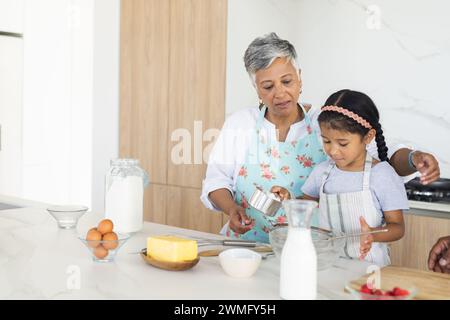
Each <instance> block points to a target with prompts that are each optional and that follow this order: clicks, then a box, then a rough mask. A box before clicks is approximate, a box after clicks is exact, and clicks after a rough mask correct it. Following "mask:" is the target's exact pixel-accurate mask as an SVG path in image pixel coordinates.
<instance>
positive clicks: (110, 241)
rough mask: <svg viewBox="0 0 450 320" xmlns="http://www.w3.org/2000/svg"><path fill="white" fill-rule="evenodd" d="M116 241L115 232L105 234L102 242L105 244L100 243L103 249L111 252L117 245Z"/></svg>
mask: <svg viewBox="0 0 450 320" xmlns="http://www.w3.org/2000/svg"><path fill="white" fill-rule="evenodd" d="M117 239H118V238H117V234H116V233H115V232H109V233H105V234H104V235H103V238H102V240H103V241H107V242H102V243H103V246H104V247H105V249H108V250H113V249H115V248H117V246H118V245H119V242H118V241H117Z"/></svg>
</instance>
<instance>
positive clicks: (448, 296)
mask: <svg viewBox="0 0 450 320" xmlns="http://www.w3.org/2000/svg"><path fill="white" fill-rule="evenodd" d="M369 276H370V275H369V274H368V275H366V276H363V277H361V278H359V279H357V280H354V281H351V282H350V286H351V287H352V288H353V289H355V290H358V289H360V288H361V285H363V284H365V283H366V281H367V278H368V277H369ZM411 285H413V286H415V287H416V288H417V291H418V292H417V295H416V297H415V299H418V300H442V299H444V300H450V275H449V274H443V273H436V272H430V271H423V270H418V269H409V268H401V267H396V266H388V267H384V268H382V269H381V290H391V289H392V288H394V287H400V288H403V289H408V286H409V287H410V286H411Z"/></svg>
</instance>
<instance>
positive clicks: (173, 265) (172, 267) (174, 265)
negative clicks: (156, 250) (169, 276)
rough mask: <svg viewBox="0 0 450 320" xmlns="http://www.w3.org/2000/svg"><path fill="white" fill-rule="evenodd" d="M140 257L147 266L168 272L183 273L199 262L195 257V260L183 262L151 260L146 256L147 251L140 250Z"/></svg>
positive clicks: (198, 258)
mask: <svg viewBox="0 0 450 320" xmlns="http://www.w3.org/2000/svg"><path fill="white" fill-rule="evenodd" d="M140 256H141V257H142V259H144V261H145V262H147V263H148V264H149V265H152V266H153V267H156V268H159V269H164V270H169V271H183V270H188V269H191V268H193V267H194V266H195V265H196V264H197V263H198V262H199V261H200V257H197V259H195V260H191V261H183V262H171V261H161V260H156V259H154V258H152V257H151V256H148V255H147V249H142V250H141V253H140Z"/></svg>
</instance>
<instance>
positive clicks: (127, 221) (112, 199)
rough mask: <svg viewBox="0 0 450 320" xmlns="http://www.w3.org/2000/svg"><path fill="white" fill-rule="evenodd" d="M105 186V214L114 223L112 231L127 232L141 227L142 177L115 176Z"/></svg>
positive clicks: (142, 205)
mask: <svg viewBox="0 0 450 320" xmlns="http://www.w3.org/2000/svg"><path fill="white" fill-rule="evenodd" d="M110 183H111V185H110V186H109V188H108V185H107V188H106V195H105V216H106V218H108V219H111V220H112V221H113V223H114V231H117V232H122V233H129V232H136V231H139V230H141V229H142V226H143V220H144V215H143V207H144V184H143V180H142V177H137V176H127V177H124V178H118V177H115V178H114V179H112V180H111V182H110Z"/></svg>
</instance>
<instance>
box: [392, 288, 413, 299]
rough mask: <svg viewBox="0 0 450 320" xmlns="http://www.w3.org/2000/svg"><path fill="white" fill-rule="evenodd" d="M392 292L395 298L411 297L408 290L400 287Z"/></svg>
mask: <svg viewBox="0 0 450 320" xmlns="http://www.w3.org/2000/svg"><path fill="white" fill-rule="evenodd" d="M392 291H393V293H394V296H396V297H401V296H407V295H409V291H408V290H404V289H402V288H399V287H395V288H394V289H392Z"/></svg>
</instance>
